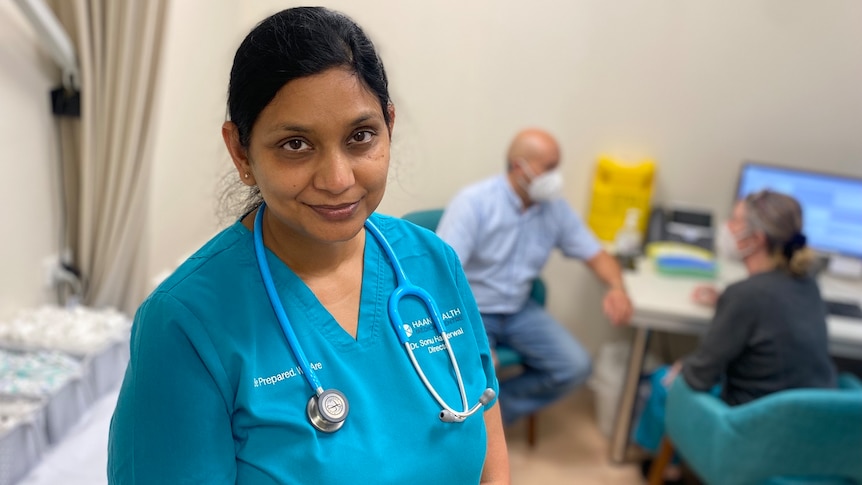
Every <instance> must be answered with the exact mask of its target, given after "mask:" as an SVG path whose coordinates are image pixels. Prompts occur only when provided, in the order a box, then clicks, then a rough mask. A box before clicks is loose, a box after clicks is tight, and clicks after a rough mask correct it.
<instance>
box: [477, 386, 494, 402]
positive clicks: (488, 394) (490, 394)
mask: <svg viewBox="0 0 862 485" xmlns="http://www.w3.org/2000/svg"><path fill="white" fill-rule="evenodd" d="M495 397H497V393H496V392H494V390H493V389H491V388H490V387H489V388H487V389H485V392H483V393H482V396H481V397H480V398H479V402H480V403H482V405H483V406H484V405H485V404H488V403H489V402H491V401H493V400H494V398H495Z"/></svg>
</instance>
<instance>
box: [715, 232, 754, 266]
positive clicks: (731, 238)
mask: <svg viewBox="0 0 862 485" xmlns="http://www.w3.org/2000/svg"><path fill="white" fill-rule="evenodd" d="M747 235H748V233H747V232H746V233H743V234H741V235H740V236H736V235H734V234H733V231H731V230H730V226H728V225H727V224H726V223H725V224H722V225H721V226H720V227H719V228H718V235H717V236H716V238H715V252H716V254H717V255H718V256H719V257H721V258H723V259H729V260H732V261H742V260H743V259H745V257H746V256H748V255H749V254H751V250H747V251H742V250H740V249H739V244H738V242H739V240H740V239H742V238H744V237H746V236H747Z"/></svg>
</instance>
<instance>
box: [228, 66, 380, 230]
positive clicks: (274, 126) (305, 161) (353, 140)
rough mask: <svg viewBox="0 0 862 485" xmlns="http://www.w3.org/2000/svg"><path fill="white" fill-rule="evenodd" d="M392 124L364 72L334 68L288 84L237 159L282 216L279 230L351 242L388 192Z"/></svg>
mask: <svg viewBox="0 0 862 485" xmlns="http://www.w3.org/2000/svg"><path fill="white" fill-rule="evenodd" d="M390 120H393V121H394V111H393V110H392V108H391V107H390ZM391 128H392V126H391V122H390V126H387V125H386V121H385V120H384V118H383V111H382V110H381V107H380V100H379V99H378V98H377V97H376V96H375V95H374V94H372V93H371V92H370V91H369V90H368V89H367V88H366V87H365V85H363V84H362V82H361V81H360V79H359V78H358V77H357V76H356V75H355V74H354V73H352V72H350V71H347V70H345V69H339V68H333V69H329V70H327V71H324V72H322V73H320V74H316V75H313V76H308V77H304V78H299V79H295V80H293V81H291V82H289V83H287V84H285V85H284V86H283V87H282V88H281V89H280V90H279V91H278V93H277V94H276V96H275V98H273V100H272V101H271V102H270V103H269V104H268V105H267V106H266V108H264V110H263V111H262V112H261V113H260V116H259V117H258V119H257V121H256V122H255V124H254V126H253V127H252V131H251V137H250V141H249V146H248V149H247V150H245V153H246V154H247V155H246V158H245V159H244V160H243V159H242V157H239V158H240V160H237V157H236V156H234V163H235V164H236V165H237V169H238V170H239V172H240V179H242V180H243V181H244V182H245V183H247V184H249V185H253V184H257V185H258V186H259V187H260V192H261V195H262V196H263V199H264V200H265V201H266V204H267V211H266V216H267V217H266V218H267V219H268V220H269V222H270V223H272V222H276V221H277V222H278V223H280V224H277V225H276V226H275V227H273V230H276V231H286V234H289V235H291V236H294V237H300V238H304V239H310V240H314V241H317V242H323V243H334V242H341V241H347V240H350V239H352V238H353V237H354V236H356V234H357V233H359V231H360V230H361V229H362V226H363V224H364V222H365V220H366V219H367V218H368V216H369V215H370V214H371V213H372V212H374V210H375V209H376V208H377V206H378V205H379V204H380V200H381V199H382V198H383V192H384V190H385V188H386V177H387V172H388V169H389V145H390V130H391ZM232 153H233V150H232ZM246 172H249V173H250V176H249V177H244V175H245V173H246ZM273 219H274V220H273Z"/></svg>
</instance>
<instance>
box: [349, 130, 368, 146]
mask: <svg viewBox="0 0 862 485" xmlns="http://www.w3.org/2000/svg"><path fill="white" fill-rule="evenodd" d="M373 136H374V132H373V131H370V130H360V131H357V132H356V133H354V134H353V135H352V136H351V137H350V143H368V142H370V141H371V138H372V137H373Z"/></svg>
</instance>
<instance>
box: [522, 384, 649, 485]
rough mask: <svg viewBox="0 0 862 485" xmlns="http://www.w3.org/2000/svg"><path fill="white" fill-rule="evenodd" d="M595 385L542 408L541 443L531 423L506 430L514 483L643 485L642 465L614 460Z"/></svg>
mask: <svg viewBox="0 0 862 485" xmlns="http://www.w3.org/2000/svg"><path fill="white" fill-rule="evenodd" d="M594 401H595V399H594V397H593V393H592V391H590V390H589V389H586V388H583V389H582V390H579V391H577V392H575V393H574V394H572V395H570V396H569V397H567V398H564V399H562V400H561V401H559V402H557V403H556V404H554V405H552V406H550V407H549V408H547V409H545V410H543V411H542V412H541V413H539V418H538V432H537V438H536V446H535V448H533V449H530V448H529V447H528V446H527V440H526V425H525V424H524V423H517V424H515V425H513V426H512V427H511V428H509V429H507V430H506V438H507V441H508V446H509V465H510V468H511V471H512V484H513V485H533V484H536V485H538V484H543V485H544V484H560V485H604V484H609V485H610V484H613V485H643V484H644V483H645V482H644V480H643V479H642V478H641V474H640V468H639V467H638V466H636V465H632V464H629V465H614V464H611V463H610V461H609V456H610V450H609V443H608V440H607V438H606V437H605V436H604V435H603V434H602V432H601V431H600V430H599V428H598V426H597V424H596V419H595V410H594V405H593V404H594Z"/></svg>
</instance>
